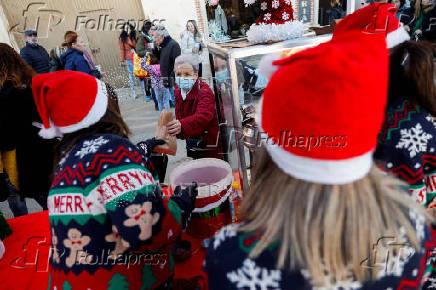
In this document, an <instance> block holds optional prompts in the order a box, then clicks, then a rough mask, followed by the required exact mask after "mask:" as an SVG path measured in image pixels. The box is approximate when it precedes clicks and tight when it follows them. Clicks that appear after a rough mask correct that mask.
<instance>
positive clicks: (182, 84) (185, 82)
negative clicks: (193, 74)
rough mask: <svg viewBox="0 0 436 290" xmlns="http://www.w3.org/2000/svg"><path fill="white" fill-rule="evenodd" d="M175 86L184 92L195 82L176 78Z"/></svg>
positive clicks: (190, 79) (189, 79)
mask: <svg viewBox="0 0 436 290" xmlns="http://www.w3.org/2000/svg"><path fill="white" fill-rule="evenodd" d="M176 84H177V85H178V86H179V88H180V89H182V90H184V91H190V90H191V89H192V87H193V86H194V84H195V81H194V79H192V78H181V77H176Z"/></svg>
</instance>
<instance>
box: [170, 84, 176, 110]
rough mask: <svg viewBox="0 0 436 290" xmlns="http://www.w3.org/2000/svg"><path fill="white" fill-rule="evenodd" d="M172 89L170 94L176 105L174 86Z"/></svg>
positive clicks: (172, 101)
mask: <svg viewBox="0 0 436 290" xmlns="http://www.w3.org/2000/svg"><path fill="white" fill-rule="evenodd" d="M169 90H170V94H171V103H173V105H174V106H175V105H176V98H175V97H174V87H171V88H169Z"/></svg>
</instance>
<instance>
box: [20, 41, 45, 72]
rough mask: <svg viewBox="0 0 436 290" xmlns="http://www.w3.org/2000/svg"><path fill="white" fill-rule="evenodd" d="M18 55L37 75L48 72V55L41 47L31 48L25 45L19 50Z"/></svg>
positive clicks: (27, 44)
mask: <svg viewBox="0 0 436 290" xmlns="http://www.w3.org/2000/svg"><path fill="white" fill-rule="evenodd" d="M20 55H21V57H22V58H23V59H24V61H25V62H26V63H27V64H28V65H30V66H31V67H32V68H33V69H34V70H35V71H36V72H37V73H39V74H42V73H48V72H49V70H50V64H49V55H48V53H47V51H46V50H45V48H44V47H42V46H41V45H37V46H35V47H33V46H31V45H30V44H29V43H26V46H24V47H23V48H22V49H21V50H20Z"/></svg>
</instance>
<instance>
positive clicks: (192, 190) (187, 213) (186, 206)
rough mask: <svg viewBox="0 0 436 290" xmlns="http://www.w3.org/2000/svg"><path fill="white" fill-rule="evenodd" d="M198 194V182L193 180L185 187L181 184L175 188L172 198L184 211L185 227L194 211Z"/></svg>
mask: <svg viewBox="0 0 436 290" xmlns="http://www.w3.org/2000/svg"><path fill="white" fill-rule="evenodd" d="M197 195H198V188H197V183H196V182H192V184H191V185H190V186H188V187H187V188H185V189H182V188H181V187H180V186H177V187H176V188H175V189H174V193H173V196H172V197H171V199H172V200H173V201H174V202H175V203H177V205H178V206H179V207H180V209H181V210H182V211H183V213H182V216H183V229H185V228H187V227H188V222H189V220H190V218H191V214H192V211H193V210H194V209H195V201H196V199H197Z"/></svg>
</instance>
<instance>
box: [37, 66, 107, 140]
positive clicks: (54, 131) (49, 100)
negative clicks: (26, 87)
mask: <svg viewBox="0 0 436 290" xmlns="http://www.w3.org/2000/svg"><path fill="white" fill-rule="evenodd" d="M32 90H33V97H34V99H35V103H36V107H37V109H38V113H39V115H40V116H41V120H42V123H43V128H42V129H41V130H40V131H39V135H40V136H41V137H43V138H45V139H52V138H55V137H56V136H59V135H62V134H66V133H72V132H75V131H78V130H81V129H84V128H87V127H89V126H91V125H93V124H95V123H97V122H98V121H99V120H100V119H101V118H102V117H103V115H104V114H105V113H106V109H107V104H108V96H107V91H106V85H105V84H104V83H103V82H101V81H100V80H98V79H96V78H94V77H93V76H90V75H88V74H85V73H81V72H75V71H58V72H53V73H47V74H39V75H37V76H35V77H34V78H33V81H32Z"/></svg>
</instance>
